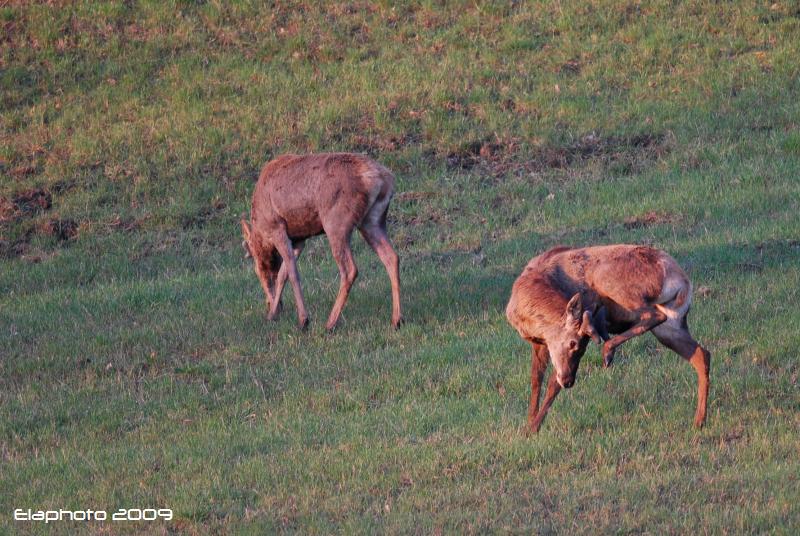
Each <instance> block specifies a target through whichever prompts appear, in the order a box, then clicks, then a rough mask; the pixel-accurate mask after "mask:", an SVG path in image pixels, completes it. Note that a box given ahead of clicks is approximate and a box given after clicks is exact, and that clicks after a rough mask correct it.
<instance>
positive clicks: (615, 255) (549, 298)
mask: <svg viewBox="0 0 800 536" xmlns="http://www.w3.org/2000/svg"><path fill="white" fill-rule="evenodd" d="M691 302H692V284H691V282H690V281H689V278H688V277H687V276H686V274H685V273H684V272H683V270H682V269H681V267H680V266H678V263H677V262H676V261H675V260H674V259H673V258H672V257H670V256H669V255H668V254H666V253H665V252H663V251H660V250H657V249H653V248H650V247H645V246H632V245H611V246H598V247H588V248H581V249H573V248H568V247H555V248H552V249H550V250H549V251H546V252H545V253H543V254H541V255H539V256H538V257H535V258H533V259H531V261H530V262H529V263H528V265H527V266H526V267H525V270H524V271H523V272H522V274H521V275H520V276H519V278H517V280H516V281H515V282H514V286H513V289H512V291H511V299H510V301H509V302H508V306H507V307H506V317H507V318H508V321H509V323H510V324H511V325H512V326H513V327H514V328H515V329H516V330H517V331H518V332H519V334H520V336H521V337H522V338H523V339H525V340H526V341H528V342H530V343H531V345H532V347H533V351H532V355H531V361H532V363H531V401H530V406H529V408H528V426H529V428H530V431H531V432H534V433H535V432H538V431H539V427H540V426H541V424H542V421H543V420H544V418H545V415H546V414H547V411H548V410H549V409H550V406H551V405H552V403H553V400H554V399H555V397H556V396H557V395H558V393H559V391H560V390H561V388H562V387H563V388H570V387H572V385H573V384H574V383H575V376H576V374H577V371H578V365H579V363H580V360H581V357H582V356H583V354H584V352H585V351H586V346H587V344H588V342H589V340H590V339H592V340H594V341H595V342H597V343H598V344H600V343H601V342H603V341H605V342H603V364H604V366H606V367H608V366H610V365H611V362H612V360H613V358H614V352H615V351H616V349H617V347H619V345H620V344H622V343H624V342H625V341H627V340H628V339H631V338H633V337H636V336H637V335H641V334H643V333H645V332H647V331H652V332H653V334H654V335H655V337H656V339H658V341H659V342H660V343H661V344H663V345H664V346H666V347H667V348H669V349H671V350H673V351H674V352H675V353H677V354H678V355H680V356H681V357H682V358H684V359H685V360H687V361H688V362H689V363H690V364H691V365H692V366H693V367H694V368H695V370H696V372H697V379H698V387H697V410H696V412H695V416H694V424H695V426H697V427H700V426H702V425H703V422H704V421H705V417H706V401H707V398H708V385H709V368H710V362H711V354H710V353H709V352H708V351H707V350H706V349H705V348H703V347H702V346H700V345H699V344H698V343H697V342H696V341H695V340H694V339H693V338H692V336H691V334H690V333H689V326H688V325H687V323H686V316H687V314H688V312H689V307H690V305H691ZM609 333H615V334H617V335H615V336H614V337H610V336H609ZM548 362H551V363H552V364H553V368H554V369H555V370H554V371H553V372H552V373H551V374H550V378H549V380H548V382H547V391H546V394H545V397H544V402H543V405H542V407H541V409H539V392H540V389H541V384H542V378H543V376H544V372H545V369H546V368H547V364H548Z"/></svg>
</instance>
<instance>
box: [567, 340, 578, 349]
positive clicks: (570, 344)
mask: <svg viewBox="0 0 800 536" xmlns="http://www.w3.org/2000/svg"><path fill="white" fill-rule="evenodd" d="M576 346H578V341H575V340H572V341H569V349H570V350H574V349H575V347H576Z"/></svg>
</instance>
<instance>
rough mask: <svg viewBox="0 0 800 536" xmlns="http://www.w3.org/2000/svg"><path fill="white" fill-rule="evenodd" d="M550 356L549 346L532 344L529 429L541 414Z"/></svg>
mask: <svg viewBox="0 0 800 536" xmlns="http://www.w3.org/2000/svg"><path fill="white" fill-rule="evenodd" d="M549 361H550V356H549V354H548V353H547V346H545V345H544V344H539V343H535V342H534V343H531V401H530V404H529V405H528V427H529V429H532V428H533V422H534V420H535V418H536V414H537V413H539V396H540V395H541V391H542V378H543V377H544V371H545V369H547V363H548V362H549Z"/></svg>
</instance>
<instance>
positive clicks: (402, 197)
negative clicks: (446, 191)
mask: <svg viewBox="0 0 800 536" xmlns="http://www.w3.org/2000/svg"><path fill="white" fill-rule="evenodd" d="M437 195H438V194H437V193H436V192H416V191H408V192H400V193H398V194H397V195H395V197H394V198H395V200H396V201H399V202H401V203H404V202H417V201H422V200H423V199H430V198H432V197H436V196H437Z"/></svg>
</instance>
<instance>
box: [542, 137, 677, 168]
mask: <svg viewBox="0 0 800 536" xmlns="http://www.w3.org/2000/svg"><path fill="white" fill-rule="evenodd" d="M670 149H671V145H670V143H669V142H668V138H667V136H666V135H664V134H649V133H645V134H637V135H635V136H630V137H618V136H608V137H602V136H600V135H597V134H594V133H590V134H587V135H585V136H583V137H581V138H580V139H579V140H578V141H577V142H575V143H572V144H568V145H561V146H558V145H545V146H542V147H540V148H538V150H535V151H534V156H533V158H532V159H531V162H530V164H529V167H530V168H532V170H534V171H538V170H543V169H547V168H551V169H564V168H568V167H572V166H574V165H577V164H579V163H581V162H583V161H588V160H601V161H603V162H604V163H606V164H614V163H616V164H621V166H619V167H620V169H622V170H624V168H625V164H629V165H630V167H631V169H630V171H632V170H633V164H634V163H635V162H636V161H637V160H644V161H652V160H656V159H658V158H661V157H662V156H664V155H666V154H667V153H669V151H670Z"/></svg>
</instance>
